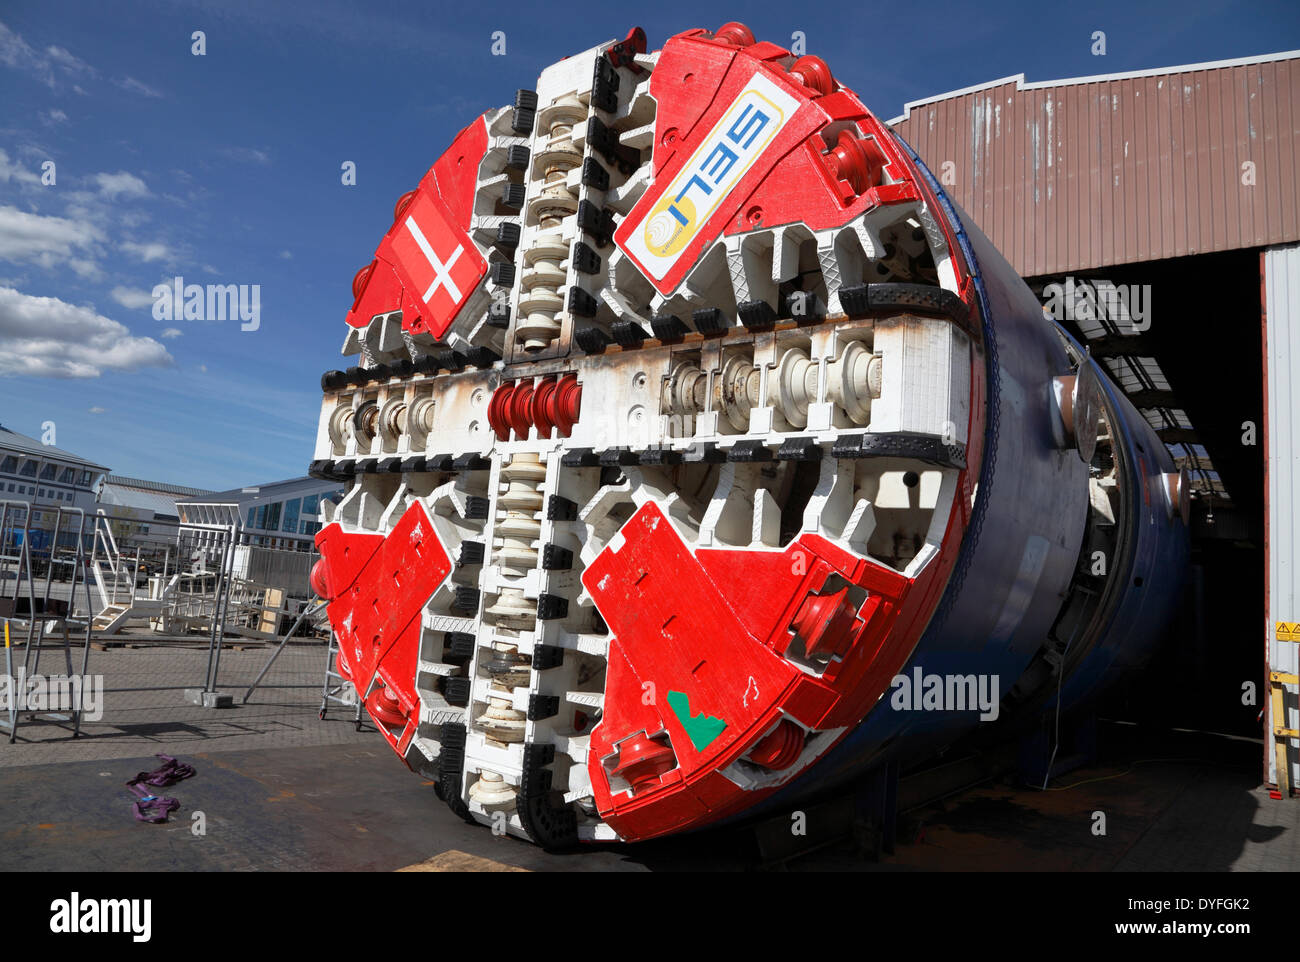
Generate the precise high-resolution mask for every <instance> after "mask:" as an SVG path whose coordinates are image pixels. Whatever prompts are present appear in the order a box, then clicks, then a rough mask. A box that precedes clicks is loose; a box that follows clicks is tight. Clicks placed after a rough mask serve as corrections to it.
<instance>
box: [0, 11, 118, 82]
mask: <svg viewBox="0 0 1300 962" xmlns="http://www.w3.org/2000/svg"><path fill="white" fill-rule="evenodd" d="M0 64H3V65H4V66H6V67H12V68H13V69H14V70H21V71H23V72H24V73H29V74H32V75H33V76H34V77H36V79H37V80H39V81H40V82H41V83H43V84H45V85H46V86H47V87H49V88H50V89H51V90H52V89H54V88H55V87H56V86H57V85H58V80H59V79H60V78H64V79H66V78H67V77H69V76H92V77H93V76H94V75H95V69H94V68H93V67H91V66H90V64H88V63H86V62H85V61H84V60H81V59H79V58H78V57H76V56H74V55H73V54H71V53H69V52H68V51H67V50H65V49H64V48H63V47H46V48H45V50H44V51H39V50H36V49H35V48H34V47H32V45H31V44H29V43H28V42H27V41H26V40H24V39H23V38H22V37H20V36H19V35H18V34H16V33H14V32H13V31H12V30H10V29H9V28H8V27H7V26H5V25H4V24H3V23H0ZM74 89H75V88H74Z"/></svg>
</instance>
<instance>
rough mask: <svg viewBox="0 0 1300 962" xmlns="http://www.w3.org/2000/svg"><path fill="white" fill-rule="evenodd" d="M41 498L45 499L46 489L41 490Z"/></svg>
mask: <svg viewBox="0 0 1300 962" xmlns="http://www.w3.org/2000/svg"><path fill="white" fill-rule="evenodd" d="M40 496H41V497H42V498H43V497H45V489H44V488H41V494H40Z"/></svg>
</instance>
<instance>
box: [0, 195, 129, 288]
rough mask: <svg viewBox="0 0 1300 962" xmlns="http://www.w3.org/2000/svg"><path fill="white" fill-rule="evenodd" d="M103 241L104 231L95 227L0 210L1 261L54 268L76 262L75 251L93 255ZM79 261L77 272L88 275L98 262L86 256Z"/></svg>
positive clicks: (20, 211) (5, 208)
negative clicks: (28, 262) (71, 261)
mask: <svg viewBox="0 0 1300 962" xmlns="http://www.w3.org/2000/svg"><path fill="white" fill-rule="evenodd" d="M103 239H104V234H103V232H102V231H101V230H100V229H99V228H98V227H96V226H95V225H94V224H89V223H85V222H79V221H74V220H68V219H67V218H66V217H46V216H44V215H41V214H29V213H27V212H26V211H22V210H19V209H18V208H17V207H0V258H4V259H6V260H11V261H31V262H33V263H36V264H39V265H40V266H41V267H46V268H49V267H54V266H55V265H56V264H60V263H62V262H64V261H67V260H70V259H73V258H74V256H75V255H74V251H87V252H92V253H93V251H94V245H95V244H96V243H97V242H99V241H102V240H103ZM77 262H78V263H77V265H74V267H73V269H74V270H76V271H77V272H78V273H79V274H82V276H87V275H86V271H87V270H88V268H89V267H91V266H93V263H94V262H93V261H91V260H88V259H86V258H84V257H81V258H77ZM94 270H98V268H94Z"/></svg>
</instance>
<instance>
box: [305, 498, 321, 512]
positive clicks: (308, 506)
mask: <svg viewBox="0 0 1300 962" xmlns="http://www.w3.org/2000/svg"><path fill="white" fill-rule="evenodd" d="M319 503H320V495H319V494H309V495H307V497H305V498H303V499H302V513H303V514H315V513H316V512H317V510H319V509H318V507H317V506H318V505H319Z"/></svg>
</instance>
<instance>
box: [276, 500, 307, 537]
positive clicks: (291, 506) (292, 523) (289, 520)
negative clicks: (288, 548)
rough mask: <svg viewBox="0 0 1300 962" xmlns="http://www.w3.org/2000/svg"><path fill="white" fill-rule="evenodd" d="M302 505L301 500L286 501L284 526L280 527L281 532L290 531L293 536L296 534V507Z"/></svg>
mask: <svg viewBox="0 0 1300 962" xmlns="http://www.w3.org/2000/svg"><path fill="white" fill-rule="evenodd" d="M301 503H302V499H301V498H294V499H293V500H292V501H286V502H285V504H284V524H283V525H281V530H282V531H290V532H293V533H294V534H297V532H298V506H299V505H300V504H301Z"/></svg>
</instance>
